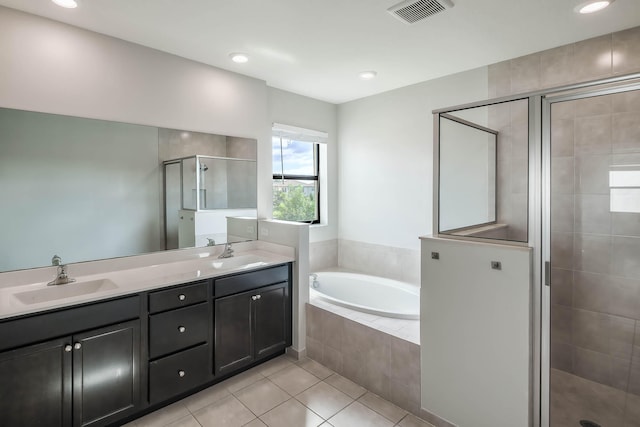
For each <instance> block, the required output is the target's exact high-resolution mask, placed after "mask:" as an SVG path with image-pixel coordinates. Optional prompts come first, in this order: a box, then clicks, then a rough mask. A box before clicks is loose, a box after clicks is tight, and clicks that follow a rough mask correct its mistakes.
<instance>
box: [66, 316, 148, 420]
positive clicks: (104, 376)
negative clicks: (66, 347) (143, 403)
mask: <svg viewBox="0 0 640 427" xmlns="http://www.w3.org/2000/svg"><path fill="white" fill-rule="evenodd" d="M73 342H74V344H73V420H74V423H73V424H74V426H98V425H106V424H109V423H110V422H113V421H116V420H118V419H121V418H123V417H125V416H127V415H130V414H133V413H134V412H135V411H136V410H137V409H138V406H139V405H140V373H139V371H140V321H139V320H135V321H131V322H126V323H122V324H119V325H114V326H109V327H106V328H102V329H98V330H93V331H90V332H86V333H82V334H78V335H75V336H74V337H73Z"/></svg>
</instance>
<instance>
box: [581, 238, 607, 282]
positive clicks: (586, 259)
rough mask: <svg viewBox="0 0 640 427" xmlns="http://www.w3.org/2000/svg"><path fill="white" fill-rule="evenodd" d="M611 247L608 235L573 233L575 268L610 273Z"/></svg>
mask: <svg viewBox="0 0 640 427" xmlns="http://www.w3.org/2000/svg"><path fill="white" fill-rule="evenodd" d="M611 247H612V246H611V237H610V236H603V235H594V234H575V236H574V247H573V259H574V265H575V268H576V270H580V271H588V272H591V273H602V274H608V273H610V272H611Z"/></svg>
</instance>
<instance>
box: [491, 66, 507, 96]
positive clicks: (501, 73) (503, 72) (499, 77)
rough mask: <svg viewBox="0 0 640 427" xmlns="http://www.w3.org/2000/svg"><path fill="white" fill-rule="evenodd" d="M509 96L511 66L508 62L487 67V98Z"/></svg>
mask: <svg viewBox="0 0 640 427" xmlns="http://www.w3.org/2000/svg"><path fill="white" fill-rule="evenodd" d="M509 94H511V64H510V63H509V61H504V62H498V63H496V64H491V65H489V97H491V98H496V97H500V96H505V95H509Z"/></svg>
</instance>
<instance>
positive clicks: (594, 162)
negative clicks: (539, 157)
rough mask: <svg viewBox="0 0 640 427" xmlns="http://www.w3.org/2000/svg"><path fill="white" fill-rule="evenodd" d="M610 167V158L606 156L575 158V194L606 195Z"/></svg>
mask: <svg viewBox="0 0 640 427" xmlns="http://www.w3.org/2000/svg"><path fill="white" fill-rule="evenodd" d="M552 161H553V160H552ZM610 165H611V156H610V155H608V154H599V155H590V156H580V157H576V159H575V188H576V193H578V194H603V195H608V194H609V190H610V189H609V170H610ZM554 182H555V181H554Z"/></svg>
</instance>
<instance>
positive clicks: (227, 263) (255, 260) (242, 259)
mask: <svg viewBox="0 0 640 427" xmlns="http://www.w3.org/2000/svg"><path fill="white" fill-rule="evenodd" d="M266 264H267V263H266V262H264V261H262V260H261V258H260V257H259V256H257V255H240V256H236V257H231V258H219V259H217V260H215V261H212V262H211V266H212V267H213V268H215V269H216V270H221V269H226V268H237V267H244V268H252V267H259V266H261V265H266Z"/></svg>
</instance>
